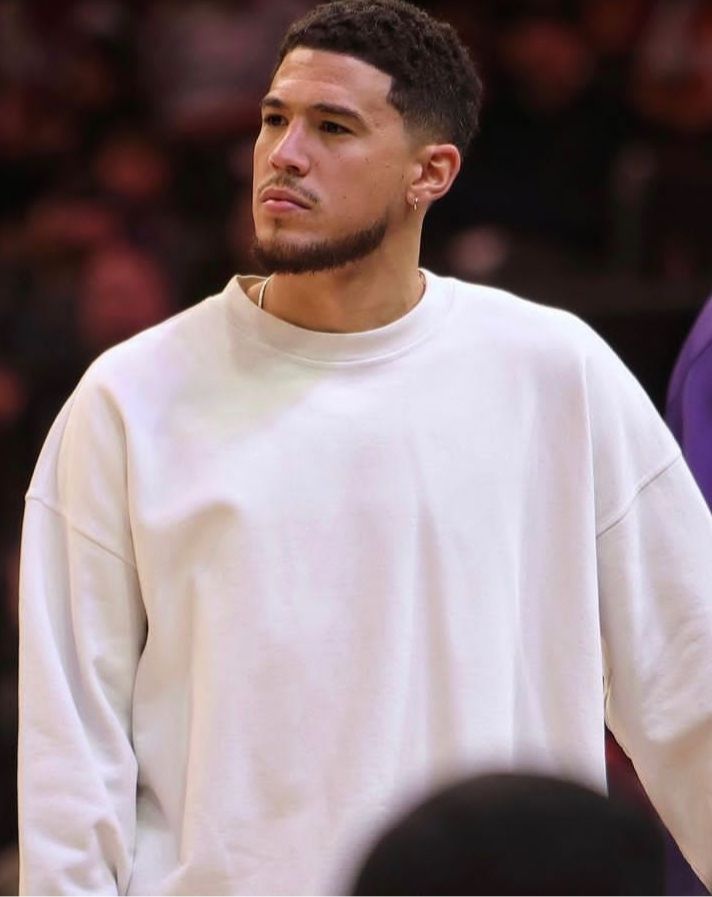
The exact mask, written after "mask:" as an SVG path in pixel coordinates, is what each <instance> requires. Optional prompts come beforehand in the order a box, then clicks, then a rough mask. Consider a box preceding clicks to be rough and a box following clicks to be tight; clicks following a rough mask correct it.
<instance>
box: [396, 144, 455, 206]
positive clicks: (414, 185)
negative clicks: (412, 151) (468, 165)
mask: <svg viewBox="0 0 712 897" xmlns="http://www.w3.org/2000/svg"><path fill="white" fill-rule="evenodd" d="M461 167H462V157H461V155H460V151H459V150H458V148H457V147H456V146H454V145H453V144H452V143H430V144H427V145H426V146H423V147H422V148H421V149H420V151H419V152H418V162H417V166H416V171H417V173H416V176H415V178H414V179H413V180H412V181H411V183H410V189H409V191H408V194H409V196H410V197H412V199H416V198H417V199H418V201H419V203H420V205H421V208H424V209H427V208H428V207H429V206H430V204H431V203H433V202H435V201H436V200H438V199H440V197H441V196H445V194H446V193H447V192H448V190H449V189H450V187H452V183H453V181H454V180H455V178H456V177H457V175H458V174H459V172H460V168H461Z"/></svg>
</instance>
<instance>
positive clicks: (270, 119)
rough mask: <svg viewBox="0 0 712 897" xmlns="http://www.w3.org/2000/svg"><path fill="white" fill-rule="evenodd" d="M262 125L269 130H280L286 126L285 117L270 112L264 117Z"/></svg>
mask: <svg viewBox="0 0 712 897" xmlns="http://www.w3.org/2000/svg"><path fill="white" fill-rule="evenodd" d="M262 124H263V125H266V126H267V127H268V128H278V127H279V126H280V125H282V124H284V116H283V115H278V114H277V113H276V112H269V113H267V114H266V115H263V116H262Z"/></svg>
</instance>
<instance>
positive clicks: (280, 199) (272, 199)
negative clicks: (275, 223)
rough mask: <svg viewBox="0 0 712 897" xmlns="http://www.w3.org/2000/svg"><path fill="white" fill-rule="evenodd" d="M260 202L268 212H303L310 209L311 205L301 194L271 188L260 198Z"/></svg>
mask: <svg viewBox="0 0 712 897" xmlns="http://www.w3.org/2000/svg"><path fill="white" fill-rule="evenodd" d="M260 202H261V203H262V205H263V206H264V208H265V209H266V210H267V211H268V212H274V213H278V214H281V213H284V212H301V211H305V210H308V209H309V208H310V206H309V204H308V203H307V201H306V200H305V199H303V198H302V197H301V196H300V195H299V194H297V193H293V192H292V191H291V190H283V189H279V188H277V187H270V188H269V189H268V190H265V191H264V193H263V194H262V196H261V197H260Z"/></svg>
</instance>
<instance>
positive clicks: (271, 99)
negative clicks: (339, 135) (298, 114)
mask: <svg viewBox="0 0 712 897" xmlns="http://www.w3.org/2000/svg"><path fill="white" fill-rule="evenodd" d="M260 105H261V107H262V108H263V109H264V108H265V107H266V106H269V107H271V108H272V109H286V108H287V104H286V103H285V102H284V101H283V100H280V99H279V97H276V96H273V95H272V94H267V96H266V97H265V98H264V99H263V100H262V102H261V103H260ZM309 108H310V109H313V110H314V111H315V112H322V113H323V114H324V115H335V116H337V117H339V118H348V119H351V120H352V121H354V122H356V123H357V124H359V125H361V127H362V128H368V125H367V123H366V120H365V119H364V117H363V116H362V115H359V113H358V112H356V110H355V109H351V108H349V107H348V106H339V105H338V104H336V103H314V104H313V105H312V106H310V107H309Z"/></svg>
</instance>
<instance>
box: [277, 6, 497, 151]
mask: <svg viewBox="0 0 712 897" xmlns="http://www.w3.org/2000/svg"><path fill="white" fill-rule="evenodd" d="M296 47H308V48H310V49H313V50H326V51H329V52H332V53H344V54H346V55H348V56H354V57H356V58H357V59H360V60H362V61H363V62H367V63H368V64H369V65H372V66H375V68H377V69H380V70H381V71H382V72H385V74H387V75H390V76H391V78H392V79H393V81H392V84H391V90H390V92H389V94H388V100H389V102H390V103H391V104H392V105H393V106H394V107H395V108H396V109H397V110H398V111H399V112H400V114H401V115H402V116H403V120H404V122H405V124H406V126H407V127H408V128H409V129H411V130H413V131H421V132H423V133H424V134H426V135H428V137H429V138H431V139H435V140H442V141H444V142H449V143H453V144H455V146H456V147H457V148H458V149H459V150H460V153H461V154H462V155H463V156H464V155H465V153H466V151H467V149H468V147H469V145H470V143H471V141H472V138H473V137H474V135H475V133H476V131H477V123H478V115H479V110H480V107H481V104H482V82H481V81H480V78H479V75H478V73H477V69H476V67H475V64H474V62H473V60H472V57H471V56H470V54H469V52H468V50H467V49H466V47H465V46H464V45H463V43H462V41H461V40H460V38H459V37H458V35H457V32H456V31H455V29H454V28H453V27H452V26H451V25H449V24H448V23H447V22H439V21H436V20H435V19H433V18H432V17H431V16H430V15H428V13H426V12H425V11H424V10H422V9H420V8H419V7H417V6H414V5H413V4H411V3H407V2H404V0H334V2H332V3H322V4H321V5H320V6H317V7H315V8H314V9H313V10H311V11H310V12H308V13H307V14H306V15H305V16H304V17H303V18H301V19H299V20H297V21H296V22H294V23H293V24H292V25H291V26H290V28H289V30H288V31H287V33H286V35H285V37H284V40H283V42H282V46H281V47H280V49H279V55H278V61H277V66H276V68H275V72H276V69H277V68H279V66H280V65H281V63H282V60H283V59H284V57H285V56H286V55H287V54H288V53H290V52H291V51H292V50H294V49H295V48H296Z"/></svg>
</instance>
